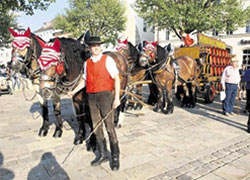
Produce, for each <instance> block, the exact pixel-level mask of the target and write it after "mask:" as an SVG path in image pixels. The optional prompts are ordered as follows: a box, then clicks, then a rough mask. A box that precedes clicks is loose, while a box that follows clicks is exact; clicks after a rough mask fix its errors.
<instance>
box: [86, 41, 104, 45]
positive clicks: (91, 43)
mask: <svg viewBox="0 0 250 180" xmlns="http://www.w3.org/2000/svg"><path fill="white" fill-rule="evenodd" d="M93 44H103V42H101V41H91V42H89V43H88V45H93Z"/></svg>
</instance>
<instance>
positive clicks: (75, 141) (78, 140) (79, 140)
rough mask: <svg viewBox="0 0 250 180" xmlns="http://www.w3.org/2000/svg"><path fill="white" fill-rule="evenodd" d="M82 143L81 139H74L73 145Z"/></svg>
mask: <svg viewBox="0 0 250 180" xmlns="http://www.w3.org/2000/svg"><path fill="white" fill-rule="evenodd" d="M82 143H83V138H75V140H74V145H79V144H82Z"/></svg>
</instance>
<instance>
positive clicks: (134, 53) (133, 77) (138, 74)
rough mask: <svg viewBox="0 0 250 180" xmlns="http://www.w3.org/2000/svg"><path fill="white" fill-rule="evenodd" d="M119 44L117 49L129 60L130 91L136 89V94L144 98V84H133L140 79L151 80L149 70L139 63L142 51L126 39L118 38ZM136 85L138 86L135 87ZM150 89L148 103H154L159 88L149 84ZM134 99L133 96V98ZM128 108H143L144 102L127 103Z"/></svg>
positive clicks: (139, 97)
mask: <svg viewBox="0 0 250 180" xmlns="http://www.w3.org/2000/svg"><path fill="white" fill-rule="evenodd" d="M118 42H119V44H118V45H117V47H116V49H117V51H118V52H119V53H121V54H122V55H123V56H125V57H126V59H127V61H128V73H129V76H128V79H129V83H128V85H129V87H130V91H131V92H132V91H134V89H136V94H137V95H138V99H140V100H142V85H143V84H137V85H133V84H134V83H136V82H138V81H144V80H150V77H149V74H148V72H147V71H146V70H145V68H143V67H141V66H140V65H139V63H138V62H139V57H140V51H139V50H138V48H137V47H136V46H134V45H133V44H132V43H131V42H129V41H127V40H125V41H120V40H118ZM135 87H136V88H135ZM149 89H150V95H149V99H148V104H150V105H152V104H154V103H155V101H154V100H155V99H156V97H157V93H158V90H157V88H156V86H154V85H153V84H149ZM130 98H131V97H130ZM131 99H132V98H131ZM127 108H128V109H130V108H134V109H135V110H136V109H141V108H142V104H141V103H140V102H138V103H132V102H130V103H129V104H128V105H127Z"/></svg>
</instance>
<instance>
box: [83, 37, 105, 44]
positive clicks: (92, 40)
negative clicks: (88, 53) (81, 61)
mask: <svg viewBox="0 0 250 180" xmlns="http://www.w3.org/2000/svg"><path fill="white" fill-rule="evenodd" d="M102 43H103V42H102V41H101V38H100V37H96V36H90V38H89V40H88V42H87V44H88V45H92V44H102Z"/></svg>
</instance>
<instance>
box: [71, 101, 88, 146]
mask: <svg viewBox="0 0 250 180" xmlns="http://www.w3.org/2000/svg"><path fill="white" fill-rule="evenodd" d="M80 104H81V103H79V102H77V100H76V98H75V97H73V105H74V108H75V111H76V114H77V115H80V114H82V113H84V111H83V106H81V105H80ZM77 122H78V125H79V129H78V132H77V134H76V137H75V139H74V144H75V145H78V144H82V143H83V140H84V137H85V134H86V129H85V125H84V117H82V116H80V117H77Z"/></svg>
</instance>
